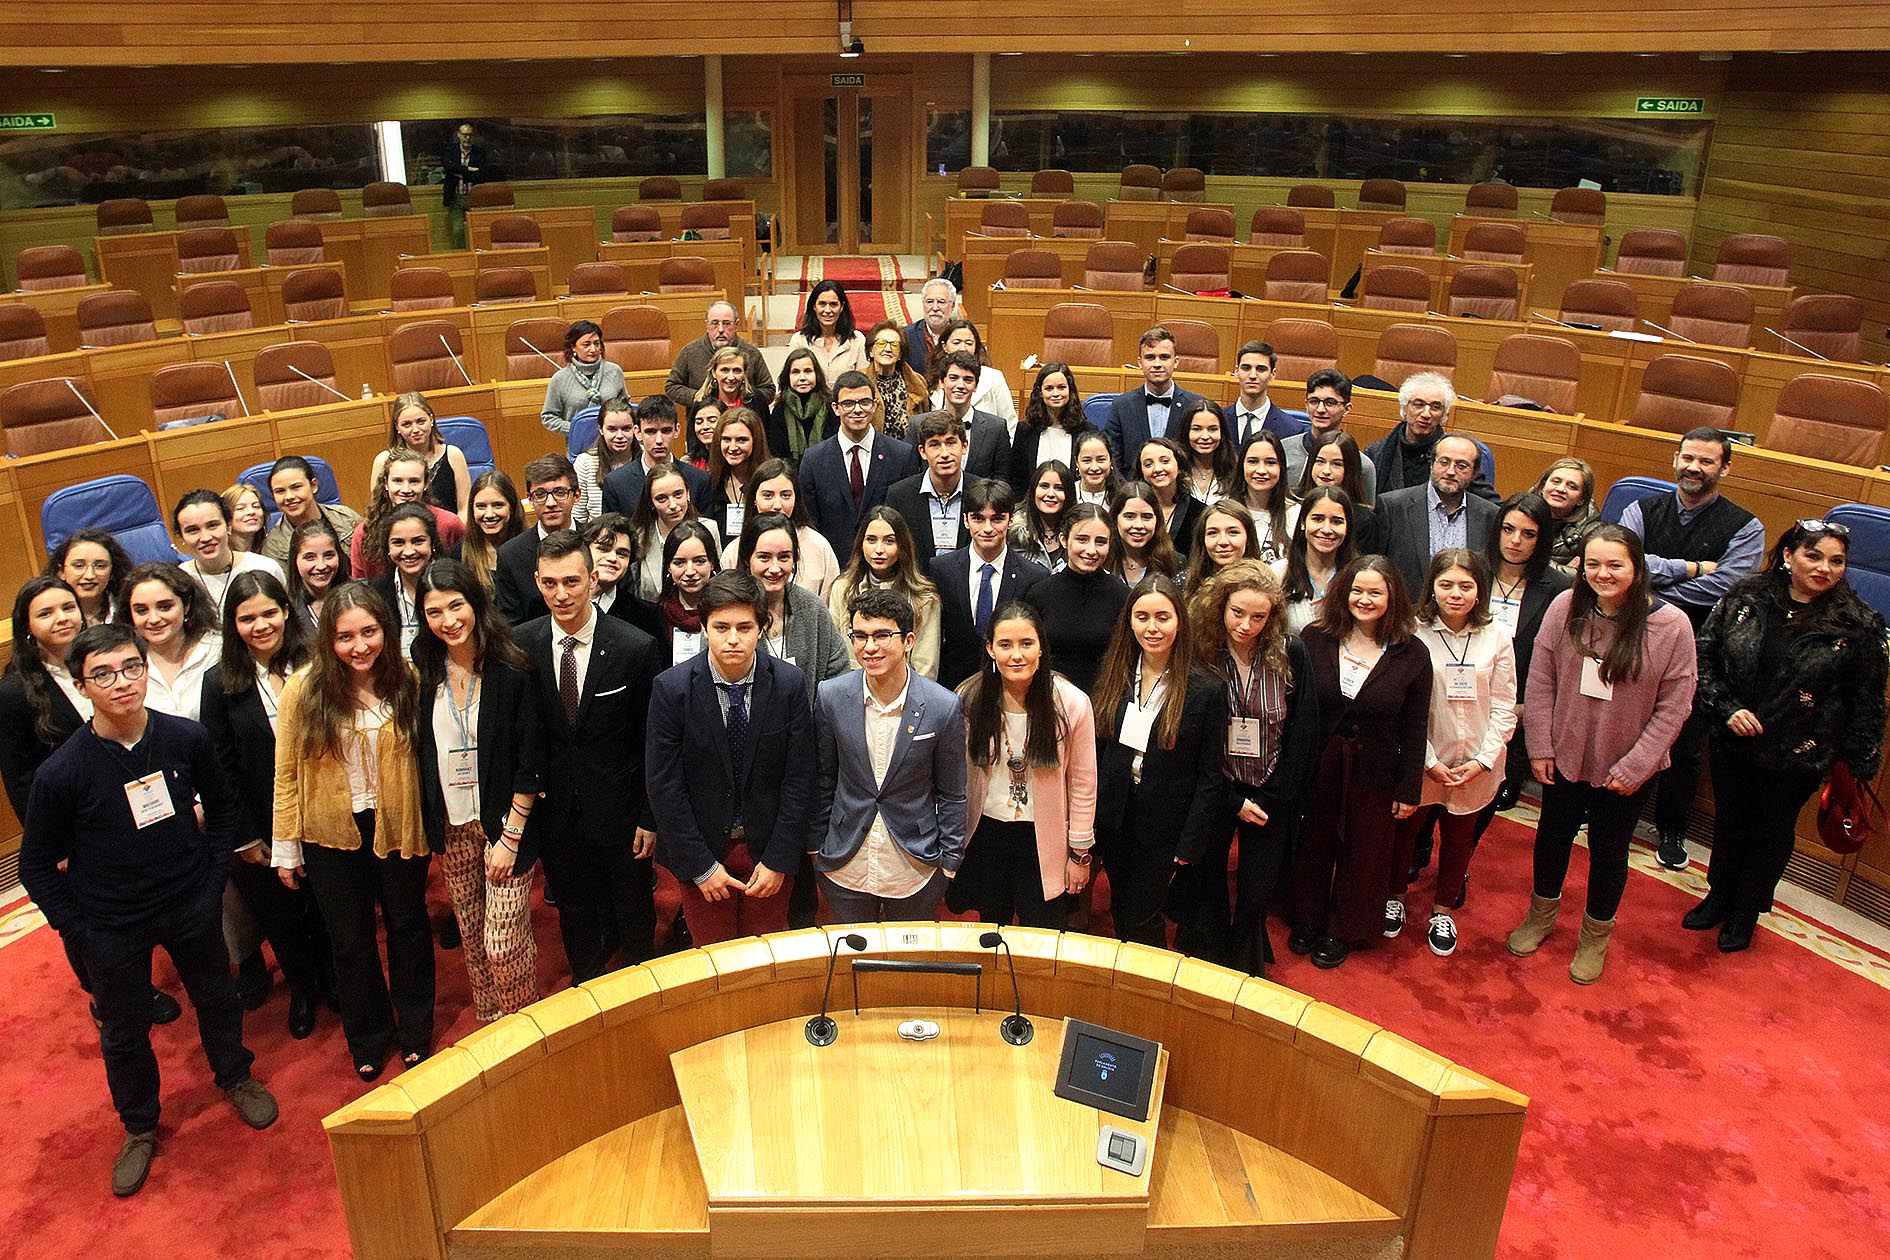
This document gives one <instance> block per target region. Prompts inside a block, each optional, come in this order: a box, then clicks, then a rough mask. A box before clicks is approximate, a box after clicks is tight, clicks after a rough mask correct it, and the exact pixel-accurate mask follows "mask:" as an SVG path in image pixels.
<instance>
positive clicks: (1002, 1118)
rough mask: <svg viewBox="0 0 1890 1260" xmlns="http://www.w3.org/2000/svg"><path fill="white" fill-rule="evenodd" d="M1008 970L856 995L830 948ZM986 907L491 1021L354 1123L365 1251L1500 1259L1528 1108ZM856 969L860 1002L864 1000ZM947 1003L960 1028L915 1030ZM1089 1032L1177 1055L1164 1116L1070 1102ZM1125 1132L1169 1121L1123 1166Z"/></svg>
mask: <svg viewBox="0 0 1890 1260" xmlns="http://www.w3.org/2000/svg"><path fill="white" fill-rule="evenodd" d="M843 930H844V931H847V932H859V933H860V934H862V935H864V936H866V937H867V940H868V947H867V950H866V951H865V952H864V954H863V955H858V956H859V957H866V958H879V959H885V960H889V961H892V960H900V961H907V962H927V963H940V962H942V963H951V964H957V965H959V966H960V967H962V966H963V964H965V963H983V964H985V967H984V971H983V973H982V975H980V976H978V977H977V983H978V989H977V992H976V994H975V996H974V994H973V992H972V991H971V986H970V984H969V983H968V980H967V977H966V976H965V975H962V974H954V975H936V974H926V973H920V972H903V971H902V972H888V973H885V974H882V975H879V976H875V977H874V978H873V979H872V980H870V981H866V980H864V979H863V980H862V983H861V987H860V1001H861V1010H860V1013H859V1014H857V1015H856V1014H854V1012H853V1010H852V1008H851V1002H850V995H849V1000H848V1001H847V1002H846V1003H844V1004H843V1005H844V1007H845V1010H844V1013H841V1014H838V1015H836V1016H835V1018H836V1021H837V1023H838V1026H839V1036H838V1039H837V1040H836V1041H835V1042H834V1043H833V1044H831V1045H828V1046H825V1047H822V1048H815V1047H814V1046H812V1045H810V1044H809V1043H808V1042H807V1041H806V1040H805V1039H804V1037H803V1035H802V1030H803V1025H804V1023H805V1021H806V1019H807V1017H808V1016H809V1015H811V1014H813V1013H814V1012H816V1011H817V1010H819V1009H820V1006H821V995H822V990H823V987H824V980H825V977H826V973H827V966H828V958H829V956H830V954H831V952H832V948H833V934H835V933H838V932H840V931H843ZM982 931H983V928H982V927H981V925H979V924H975V923H899V924H886V925H861V926H857V927H848V928H845V929H839V928H835V929H826V930H810V931H803V932H784V933H781V934H778V935H775V936H769V937H762V938H756V937H748V938H745V939H742V940H737V941H729V942H725V943H723V944H719V945H712V946H708V947H706V948H702V949H696V950H687V951H684V952H682V953H679V954H672V955H669V956H667V957H665V958H661V959H657V960H655V961H653V962H651V963H648V964H645V965H643V966H640V967H630V968H626V969H625V970H623V971H619V972H615V973H613V974H611V975H608V976H604V977H601V978H599V979H597V980H593V981H590V982H588V983H586V984H583V985H580V986H578V987H577V988H574V989H568V990H566V991H564V992H562V993H558V994H555V995H553V996H552V997H549V998H546V999H545V1000H544V1001H541V1002H539V1003H537V1004H535V1005H534V1006H532V1007H530V1008H529V1009H527V1010H525V1011H523V1012H521V1013H519V1014H517V1015H512V1016H508V1017H507V1018H505V1019H502V1020H499V1021H497V1022H496V1023H493V1024H490V1025H488V1026H486V1027H485V1028H482V1029H480V1030H479V1031H478V1032H476V1033H474V1034H473V1035H472V1036H470V1037H468V1038H466V1039H465V1040H463V1041H461V1042H460V1043H459V1044H458V1045H455V1046H449V1047H447V1048H445V1049H443V1050H441V1051H440V1052H438V1053H437V1054H435V1055H434V1056H433V1058H431V1059H430V1060H428V1061H427V1062H426V1063H424V1064H422V1065H421V1066H420V1067H418V1068H416V1069H414V1070H412V1071H409V1072H406V1073H404V1074H402V1075H401V1076H400V1077H399V1078H398V1079H396V1080H394V1081H391V1082H389V1083H387V1084H384V1085H381V1086H380V1087H378V1088H376V1089H374V1090H373V1091H371V1092H370V1093H368V1094H366V1095H364V1096H363V1097H361V1098H360V1099H358V1100H357V1101H355V1102H354V1103H352V1104H350V1105H349V1106H347V1107H344V1108H342V1109H341V1110H340V1111H337V1112H336V1113H334V1114H333V1115H331V1116H329V1117H328V1118H327V1120H326V1121H324V1125H325V1127H326V1129H327V1130H328V1136H329V1144H330V1147H331V1150H332V1152H333V1154H334V1162H335V1173H336V1178H337V1180H338V1182H339V1183H340V1188H341V1196H342V1203H343V1207H344V1209H345V1211H346V1214H347V1220H348V1231H349V1235H350V1238H351V1240H352V1242H353V1246H354V1254H355V1256H356V1257H357V1260H421V1258H427V1260H500V1258H501V1257H503V1258H504V1260H523V1258H524V1257H535V1256H546V1257H550V1256H573V1255H582V1256H585V1257H599V1256H620V1257H630V1256H636V1257H653V1256H665V1257H678V1258H688V1260H719V1258H722V1257H729V1258H732V1260H749V1258H755V1260H759V1258H761V1257H766V1258H767V1260H797V1258H801V1257H805V1258H808V1260H813V1258H815V1257H818V1258H819V1260H852V1258H855V1257H868V1256H870V1257H874V1258H876V1260H877V1258H878V1257H888V1258H891V1257H925V1258H927V1260H933V1258H936V1260H946V1258H947V1257H949V1258H950V1260H976V1258H978V1257H1012V1256H1032V1257H1071V1258H1072V1260H1074V1258H1076V1257H1091V1256H1134V1255H1145V1256H1150V1257H1163V1258H1164V1260H1169V1258H1172V1260H1194V1258H1196V1257H1199V1258H1200V1260H1210V1258H1218V1257H1222V1256H1233V1255H1238V1256H1241V1257H1243V1260H1248V1258H1275V1260H1315V1258H1316V1260H1389V1258H1390V1257H1394V1256H1397V1255H1399V1254H1400V1250H1401V1249H1402V1255H1403V1256H1405V1257H1407V1258H1408V1260H1438V1258H1445V1257H1448V1258H1452V1260H1456V1258H1462V1260H1471V1258H1473V1257H1475V1258H1478V1260H1484V1258H1487V1257H1490V1256H1492V1255H1494V1253H1495V1248H1496V1238H1497V1231H1498V1228H1499V1226H1500V1225H1501V1222H1502V1215H1503V1206H1504V1202H1505V1200H1506V1198H1507V1196H1508V1192H1509V1183H1510V1177H1511V1175H1512V1173H1513V1172H1514V1169H1515V1161H1516V1148H1517V1144H1518V1142H1519V1141H1520V1139H1521V1134H1522V1122H1523V1111H1524V1108H1525V1106H1526V1103H1527V1100H1526V1099H1524V1098H1522V1097H1521V1096H1519V1095H1517V1094H1515V1093H1514V1092H1513V1091H1510V1090H1508V1089H1505V1088H1504V1087H1502V1086H1501V1085H1498V1084H1496V1083H1494V1082H1492V1081H1489V1080H1487V1079H1485V1078H1483V1077H1480V1076H1478V1075H1476V1074H1475V1073H1473V1072H1470V1071H1467V1070H1465V1069H1463V1068H1460V1067H1457V1066H1456V1065H1454V1064H1452V1063H1449V1062H1448V1061H1446V1060H1444V1059H1441V1058H1439V1057H1437V1056H1436V1055H1433V1054H1430V1053H1428V1052H1427V1051H1425V1050H1423V1049H1421V1048H1419V1047H1417V1046H1415V1045H1412V1044H1411V1043H1410V1042H1408V1041H1405V1040H1404V1039H1403V1038H1400V1037H1397V1036H1395V1035H1393V1034H1391V1033H1388V1032H1386V1031H1384V1030H1382V1029H1379V1028H1377V1027H1374V1026H1373V1025H1372V1024H1370V1023H1368V1022H1366V1021H1364V1020H1361V1019H1359V1018H1357V1017H1356V1016H1353V1015H1349V1014H1347V1013H1345V1012H1344V1011H1340V1010H1338V1009H1336V1008H1333V1007H1330V1006H1326V1005H1324V1004H1323V1003H1319V1002H1314V1001H1312V1000H1310V999H1308V998H1306V997H1304V996H1302V995H1300V994H1297V993H1294V992H1292V991H1291V990H1289V989H1284V988H1281V987H1280V986H1279V985H1276V984H1272V983H1269V982H1268V981H1265V980H1258V979H1255V978H1253V977H1250V976H1245V975H1242V974H1240V973H1237V972H1233V971H1229V970H1227V969H1225V968H1221V967H1215V966H1212V965H1211V964H1207V963H1202V962H1198V961H1196V960H1193V959H1185V958H1182V957H1181V956H1180V955H1178V954H1173V953H1169V952H1167V951H1165V950H1157V949H1150V948H1147V947H1145V946H1139V945H1126V944H1121V943H1119V942H1116V941H1112V940H1103V939H1100V938H1097V937H1092V936H1084V935H1080V934H1077V933H1059V932H1048V931H1037V930H1030V929H1010V930H1007V931H1006V932H1005V934H1004V935H1005V939H1006V940H1007V941H1008V942H1009V943H1010V946H1011V949H1012V951H1014V957H1015V960H1016V966H1017V983H1018V986H1019V988H1020V990H1021V992H1022V997H1023V1006H1024V1010H1025V1011H1026V1012H1028V1013H1029V1014H1030V1016H1031V1017H1032V1019H1033V1020H1034V1021H1035V1024H1036V1035H1035V1037H1034V1039H1033V1040H1032V1041H1031V1042H1030V1043H1029V1044H1028V1045H1025V1046H1022V1047H1016V1046H1012V1045H1009V1044H1007V1043H1006V1042H1005V1041H1004V1040H1003V1039H1002V1038H1001V1037H1000V1036H999V1031H998V1026H999V1023H1000V1022H1001V1020H1002V1017H1003V1016H1004V1015H1005V1014H1006V1013H1008V1012H1009V1011H1010V1009H1011V983H1010V978H1009V975H1008V974H1007V973H1006V970H1005V967H1004V965H1003V963H1002V962H999V961H998V960H997V959H996V958H994V956H993V953H992V951H990V950H986V949H983V948H981V947H980V945H979V936H980V935H981V934H982ZM852 957H854V956H853V955H849V956H848V957H847V958H843V959H842V968H841V975H840V976H839V977H837V978H836V979H837V983H836V984H835V986H834V995H835V998H836V999H839V996H840V994H841V992H842V991H843V986H844V985H845V984H846V978H845V970H846V963H847V962H848V961H849V960H850V959H851V958H852ZM915 1017H924V1018H928V1019H932V1020H935V1021H936V1022H937V1023H938V1024H939V1026H940V1032H939V1035H938V1037H937V1038H936V1039H934V1040H930V1041H924V1042H908V1041H905V1040H903V1039H901V1038H900V1037H899V1036H898V1034H897V1031H896V1029H897V1026H898V1024H899V1023H900V1022H901V1021H902V1020H906V1019H911V1018H915ZM1066 1017H1069V1018H1075V1019H1079V1020H1085V1021H1088V1022H1090V1023H1093V1024H1097V1025H1101V1026H1102V1027H1104V1028H1108V1029H1115V1030H1118V1031H1120V1032H1123V1033H1128V1034H1131V1035H1133V1036H1136V1037H1141V1038H1145V1039H1147V1040H1150V1041H1155V1042H1159V1043H1160V1044H1161V1045H1162V1046H1163V1048H1164V1053H1163V1054H1162V1055H1160V1056H1159V1059H1158V1061H1157V1063H1156V1064H1155V1072H1156V1076H1155V1079H1154V1083H1153V1092H1152V1094H1151V1098H1150V1111H1149V1119H1148V1121H1146V1122H1142V1123H1138V1122H1136V1121H1132V1120H1129V1119H1127V1118H1124V1117H1121V1116H1116V1115H1110V1114H1105V1113H1102V1112H1099V1111H1097V1110H1096V1109H1095V1108H1094V1107H1090V1106H1086V1105H1081V1104H1078V1103H1075V1102H1071V1101H1067V1100H1066V1099H1065V1098H1063V1097H1060V1096H1058V1095H1057V1093H1056V1092H1055V1090H1054V1088H1053V1086H1054V1081H1055V1077H1056V1071H1057V1066H1058V1062H1059V1056H1060V1051H1061V1048H1062V1044H1061V1043H1062V1040H1063V1036H1064V1028H1065V1024H1064V1020H1065V1018H1066ZM1104 1123H1108V1124H1110V1125H1113V1126H1115V1127H1117V1128H1120V1129H1122V1130H1125V1131H1127V1132H1130V1133H1134V1134H1138V1135H1141V1136H1143V1137H1145V1138H1148V1139H1150V1147H1149V1150H1148V1155H1147V1160H1146V1163H1145V1165H1144V1171H1143V1172H1142V1173H1141V1174H1140V1175H1137V1176H1131V1175H1128V1174H1126V1173H1121V1172H1117V1171H1114V1170H1112V1169H1107V1168H1104V1167H1102V1166H1101V1165H1100V1164H1098V1162H1097V1140H1098V1136H1099V1130H1100V1127H1101V1125H1102V1124H1104Z"/></svg>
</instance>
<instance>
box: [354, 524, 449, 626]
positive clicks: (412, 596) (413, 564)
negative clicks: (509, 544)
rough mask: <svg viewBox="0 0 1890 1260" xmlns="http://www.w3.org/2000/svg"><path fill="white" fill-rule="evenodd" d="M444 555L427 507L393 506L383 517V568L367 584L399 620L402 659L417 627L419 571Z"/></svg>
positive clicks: (418, 618) (436, 528) (418, 614)
mask: <svg viewBox="0 0 1890 1260" xmlns="http://www.w3.org/2000/svg"><path fill="white" fill-rule="evenodd" d="M445 558H446V551H445V549H444V548H442V547H441V546H440V530H439V526H438V524H437V523H436V522H435V521H434V519H433V513H432V511H431V510H430V509H428V508H426V507H424V506H423V505H421V504H418V503H408V504H405V505H403V506H401V507H398V508H395V509H394V512H393V515H391V516H389V517H388V518H387V569H386V571H385V572H383V573H379V574H376V575H375V576H374V577H372V578H370V579H368V585H369V586H372V587H373V588H374V589H375V591H376V592H378V593H379V595H380V597H381V598H382V599H384V600H386V601H387V606H388V607H389V608H390V609H392V610H393V613H394V620H395V621H397V622H399V623H400V654H401V656H402V657H404V658H406V659H409V660H411V659H412V658H413V640H414V635H415V634H416V633H418V631H419V629H420V621H421V617H420V594H419V583H420V574H421V573H422V572H423V571H424V570H425V569H426V567H427V566H428V565H429V564H432V563H433V562H434V561H435V560H443V559H445Z"/></svg>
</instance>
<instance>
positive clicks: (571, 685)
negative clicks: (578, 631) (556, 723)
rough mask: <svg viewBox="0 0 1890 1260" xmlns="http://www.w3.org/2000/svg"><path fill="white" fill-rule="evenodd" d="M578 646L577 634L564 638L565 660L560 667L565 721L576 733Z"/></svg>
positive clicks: (560, 691)
mask: <svg viewBox="0 0 1890 1260" xmlns="http://www.w3.org/2000/svg"><path fill="white" fill-rule="evenodd" d="M577 645H578V641H577V636H576V635H575V634H567V635H565V636H564V660H563V661H562V662H561V663H560V664H559V666H558V698H559V699H560V700H562V701H564V720H565V721H566V722H567V723H568V724H569V725H570V727H571V729H572V730H574V731H575V730H576V729H577V711H578V676H577Z"/></svg>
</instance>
